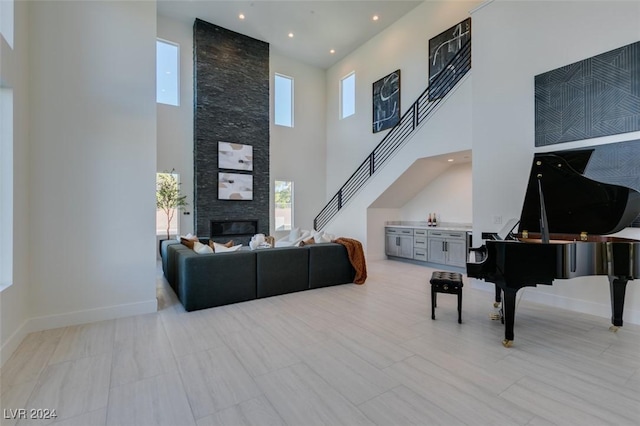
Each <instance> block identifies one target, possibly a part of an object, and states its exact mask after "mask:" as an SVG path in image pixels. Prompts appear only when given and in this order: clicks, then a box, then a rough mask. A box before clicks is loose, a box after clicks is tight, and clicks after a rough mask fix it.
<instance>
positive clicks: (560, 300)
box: [471, 279, 640, 325]
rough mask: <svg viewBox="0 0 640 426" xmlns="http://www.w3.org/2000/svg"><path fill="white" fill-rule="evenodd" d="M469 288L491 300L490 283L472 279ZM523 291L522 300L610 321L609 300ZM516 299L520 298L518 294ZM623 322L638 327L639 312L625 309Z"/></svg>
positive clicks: (491, 286) (639, 321) (492, 290)
mask: <svg viewBox="0 0 640 426" xmlns="http://www.w3.org/2000/svg"><path fill="white" fill-rule="evenodd" d="M471 287H472V288H477V289H479V290H485V291H489V292H491V293H492V296H491V300H493V294H494V289H495V287H494V285H493V284H492V283H487V282H485V281H480V280H475V279H474V280H471ZM524 290H525V291H524V294H523V295H522V300H526V301H529V302H534V303H539V304H541V305H546V306H552V307H555V308H562V309H567V310H569V311H575V312H580V313H583V314H590V315H595V316H598V317H602V318H606V319H607V320H610V319H611V304H610V300H609V299H607V300H603V301H602V303H596V302H591V301H588V300H580V299H573V298H569V297H564V296H558V295H555V294H549V293H545V292H541V291H535V290H533V288H530V289H527V288H526V287H525V288H524ZM529 290H530V291H529ZM520 292H522V290H519V292H518V293H520ZM518 297H520V295H519V294H518ZM623 320H624V322H625V323H629V324H639V325H640V311H637V310H633V309H629V308H625V310H624V316H623Z"/></svg>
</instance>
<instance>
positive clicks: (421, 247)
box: [385, 227, 467, 267]
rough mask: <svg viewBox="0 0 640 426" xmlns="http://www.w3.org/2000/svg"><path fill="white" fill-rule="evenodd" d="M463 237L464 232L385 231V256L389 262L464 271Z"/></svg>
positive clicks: (465, 247)
mask: <svg viewBox="0 0 640 426" xmlns="http://www.w3.org/2000/svg"><path fill="white" fill-rule="evenodd" d="M466 234H467V233H466V231H450V230H439V229H425V228H409V227H402V228H400V227H386V228H385V253H386V254H387V256H389V257H391V258H394V257H397V258H404V259H413V260H417V261H422V262H429V263H439V264H442V265H451V266H458V267H464V266H465V265H466V258H467V239H466Z"/></svg>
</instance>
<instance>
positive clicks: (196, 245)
mask: <svg viewBox="0 0 640 426" xmlns="http://www.w3.org/2000/svg"><path fill="white" fill-rule="evenodd" d="M193 251H195V252H196V253H198V254H205V253H213V249H212V248H211V247H209V246H208V245H206V244H202V243H201V242H200V241H194V242H193Z"/></svg>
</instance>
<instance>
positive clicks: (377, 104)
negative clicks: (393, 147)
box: [373, 70, 400, 133]
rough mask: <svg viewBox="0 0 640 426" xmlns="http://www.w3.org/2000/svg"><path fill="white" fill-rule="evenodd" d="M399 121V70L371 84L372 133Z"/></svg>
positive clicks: (388, 127)
mask: <svg viewBox="0 0 640 426" xmlns="http://www.w3.org/2000/svg"><path fill="white" fill-rule="evenodd" d="M398 121H400V70H397V71H394V72H392V73H391V74H389V75H387V76H386V77H384V78H381V79H380V80H378V81H376V82H375V83H373V133H377V132H381V131H382V130H386V129H390V128H392V127H393V126H395V125H396V124H397V123H398Z"/></svg>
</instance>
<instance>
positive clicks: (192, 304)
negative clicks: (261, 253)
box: [177, 250, 256, 311]
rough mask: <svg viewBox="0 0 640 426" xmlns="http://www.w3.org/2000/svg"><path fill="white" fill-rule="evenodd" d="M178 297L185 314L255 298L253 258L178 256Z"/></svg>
mask: <svg viewBox="0 0 640 426" xmlns="http://www.w3.org/2000/svg"><path fill="white" fill-rule="evenodd" d="M177 263H178V271H179V272H178V283H177V287H178V292H177V294H178V298H179V299H180V302H182V305H183V306H184V308H185V309H186V310H187V311H194V310H197V309H204V308H211V307H214V306H221V305H227V304H229V303H236V302H244V301H246V300H253V299H255V298H256V255H255V253H254V252H251V251H239V252H237V253H211V254H197V253H195V252H193V251H191V250H188V251H185V250H183V251H180V252H179V254H178V262H177Z"/></svg>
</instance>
